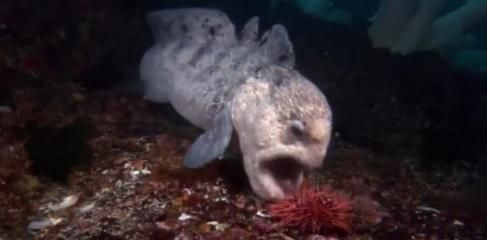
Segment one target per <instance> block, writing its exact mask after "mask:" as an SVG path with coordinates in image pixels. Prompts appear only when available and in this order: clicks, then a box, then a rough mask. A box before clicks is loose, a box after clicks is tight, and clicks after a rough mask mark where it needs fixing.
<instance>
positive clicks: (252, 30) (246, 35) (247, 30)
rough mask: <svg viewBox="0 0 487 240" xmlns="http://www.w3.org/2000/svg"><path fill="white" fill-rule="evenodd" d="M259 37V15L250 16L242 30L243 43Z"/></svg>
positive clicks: (241, 39)
mask: <svg viewBox="0 0 487 240" xmlns="http://www.w3.org/2000/svg"><path fill="white" fill-rule="evenodd" d="M258 37H259V17H252V18H250V19H249V20H248V21H247V23H245V25H244V27H243V28H242V31H241V32H240V41H241V42H242V43H247V42H254V41H257V38H258Z"/></svg>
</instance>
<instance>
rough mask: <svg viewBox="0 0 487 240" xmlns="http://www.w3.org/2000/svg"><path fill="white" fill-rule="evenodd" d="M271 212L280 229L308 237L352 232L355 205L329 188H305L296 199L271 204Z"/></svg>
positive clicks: (295, 196) (297, 194)
mask: <svg viewBox="0 0 487 240" xmlns="http://www.w3.org/2000/svg"><path fill="white" fill-rule="evenodd" d="M269 211H270V213H271V215H272V216H274V217H276V218H278V219H279V226H282V227H297V228H298V229H299V230H301V231H302V232H305V233H337V232H349V231H350V230H351V222H352V218H353V212H352V201H351V200H350V199H349V198H348V197H347V196H346V195H345V194H343V193H341V192H338V191H336V190H334V189H333V188H332V187H330V186H327V185H325V186H322V187H316V186H310V185H307V184H306V185H303V187H301V189H300V190H299V191H298V192H297V193H296V194H295V195H294V196H293V197H292V198H289V199H284V200H280V201H277V202H274V203H271V204H270V205H269Z"/></svg>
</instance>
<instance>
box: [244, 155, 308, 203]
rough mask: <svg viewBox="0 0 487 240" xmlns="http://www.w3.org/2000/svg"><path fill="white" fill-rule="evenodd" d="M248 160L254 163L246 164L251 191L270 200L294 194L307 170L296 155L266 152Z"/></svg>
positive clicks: (302, 161)
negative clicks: (266, 153) (265, 154)
mask: <svg viewBox="0 0 487 240" xmlns="http://www.w3.org/2000/svg"><path fill="white" fill-rule="evenodd" d="M255 160H256V161H255ZM249 162H253V163H254V164H255V165H254V164H247V166H246V172H247V175H248V178H249V182H250V185H251V187H252V189H253V191H254V192H255V193H256V194H257V195H258V196H259V197H261V198H263V199H266V200H270V201H273V200H280V199H285V198H289V197H291V196H292V195H294V193H296V191H297V190H298V189H299V187H300V186H301V185H302V183H303V179H304V175H305V174H306V172H307V171H308V170H309V167H308V166H307V165H306V164H305V162H304V160H303V159H302V158H300V157H297V156H296V155H288V154H287V155H282V154H276V155H271V154H268V155H267V156H266V157H263V158H262V157H261V158H257V159H254V161H248V162H247V163H249ZM244 165H245V163H244Z"/></svg>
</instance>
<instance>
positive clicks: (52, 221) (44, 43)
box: [0, 0, 487, 240]
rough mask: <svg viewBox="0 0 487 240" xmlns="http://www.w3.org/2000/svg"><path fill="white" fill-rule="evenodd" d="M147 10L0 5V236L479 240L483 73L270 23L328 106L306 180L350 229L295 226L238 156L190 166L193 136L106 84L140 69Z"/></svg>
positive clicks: (345, 34) (163, 108)
mask: <svg viewBox="0 0 487 240" xmlns="http://www.w3.org/2000/svg"><path fill="white" fill-rule="evenodd" d="M59 9H63V11H59ZM142 12H143V10H142V8H141V6H139V5H138V4H135V3H133V2H131V1H113V2H110V1H108V2H95V1H86V0H83V1H70V2H69V3H68V2H66V1H51V4H42V3H40V2H37V1H30V0H24V1H15V2H14V1H4V2H2V3H0V13H1V14H0V43H1V44H0V74H1V80H0V239H2V240H4V239H5V240H7V239H8V240H10V239H431V240H433V239H486V238H487V221H486V218H485V216H486V214H487V209H486V204H485V202H486V201H487V193H486V192H485V185H486V181H485V176H483V175H482V173H485V171H484V170H483V169H485V168H486V167H485V160H482V159H483V158H485V154H486V152H485V148H484V147H483V146H485V145H483V143H484V142H485V139H484V140H482V138H481V136H483V135H482V133H483V131H485V130H483V129H486V128H482V127H480V128H474V127H472V126H483V125H481V124H479V125H475V123H483V122H485V121H483V119H485V118H482V116H483V111H482V109H484V108H483V106H485V100H483V99H484V98H483V97H482V96H484V95H485V94H486V92H487V91H486V90H485V89H486V88H485V81H483V80H485V79H481V78H477V77H471V76H470V75H468V74H458V73H455V72H454V71H452V70H451V69H449V68H448V65H447V64H446V63H444V62H443V61H441V59H439V58H438V57H437V56H434V55H432V54H429V53H420V54H418V55H414V56H409V57H398V56H391V55H389V54H387V53H384V52H382V51H379V50H373V49H370V48H368V47H367V46H366V45H367V43H366V41H359V40H360V39H362V40H363V38H364V33H363V29H364V28H363V26H362V28H359V29H362V30H357V28H358V27H357V28H352V29H345V28H343V26H336V25H329V24H325V23H319V21H317V20H313V19H307V20H306V18H305V16H302V15H297V17H298V18H299V21H307V22H306V24H304V23H303V24H301V25H299V26H294V27H293V26H292V25H293V22H297V20H293V19H294V18H292V17H289V18H288V19H286V18H281V19H278V20H282V21H283V22H284V23H285V24H286V26H289V31H290V37H291V39H292V40H293V43H294V44H295V47H296V53H297V65H298V68H299V69H300V71H302V72H303V73H304V74H305V75H306V76H308V77H309V78H310V79H312V80H313V81H315V82H316V83H317V85H319V86H320V87H321V88H322V89H323V90H324V92H325V94H326V95H327V97H328V98H329V100H330V105H331V106H332V108H333V109H334V114H335V127H334V134H333V135H334V138H333V140H332V144H331V146H330V150H329V153H328V155H327V158H326V161H325V164H324V166H323V167H322V168H321V169H319V170H317V171H315V172H313V173H311V174H310V176H309V178H308V179H307V182H308V183H309V184H311V185H317V186H331V187H332V188H334V189H335V190H337V191H340V192H341V193H343V194H344V195H346V196H347V197H348V198H349V199H350V201H351V202H352V203H353V211H352V213H351V214H352V215H353V221H351V222H349V223H348V224H349V230H348V231H345V232H343V231H331V230H330V231H328V230H327V229H326V228H324V229H325V230H323V231H318V232H310V231H303V230H302V229H301V228H299V227H289V226H284V225H282V224H280V223H279V219H278V218H276V216H273V215H272V213H271V212H270V211H269V204H270V203H267V202H264V201H262V200H260V199H258V198H257V197H255V196H254V194H253V193H252V191H251V190H250V188H249V187H248V185H247V182H246V179H245V175H244V174H243V172H242V169H241V166H240V162H239V160H238V157H236V156H233V155H229V157H228V159H225V161H218V162H216V163H214V164H210V165H209V166H207V167H205V168H201V169H194V170H189V169H185V168H184V167H183V166H182V156H183V154H184V152H185V151H186V149H187V147H188V146H189V144H190V143H191V142H192V141H193V140H194V139H195V138H196V137H197V136H198V134H199V133H201V130H199V129H197V128H195V127H193V126H191V125H190V124H188V123H187V122H185V121H184V120H183V119H181V118H180V117H178V116H177V114H176V113H175V112H174V110H172V109H171V107H170V106H168V105H164V104H153V103H149V102H147V101H144V100H142V99H141V98H140V97H138V96H134V95H133V94H127V92H126V90H127V89H125V88H117V87H112V86H113V85H116V84H118V83H119V82H124V80H126V79H127V78H129V79H130V78H135V77H136V69H137V63H138V61H139V59H140V55H141V54H142V53H143V51H144V49H145V47H147V46H148V44H149V40H148V39H149V38H148V37H147V36H148V35H144V34H143V33H144V28H143V25H144V22H143V21H142V20H141V19H143V15H142ZM20 16H23V17H20ZM60 19H63V21H60ZM278 20H276V21H278ZM286 21H287V22H286ZM313 24H314V25H313ZM320 24H321V25H320ZM317 25H318V26H319V28H317V27H316V26H317ZM317 29H320V31H319V32H317ZM352 39H353V41H352ZM354 41H355V42H354ZM426 123H427V124H426ZM466 123H474V124H470V125H469V124H466ZM425 125H427V127H424V126H425ZM484 125H485V124H484ZM418 149H420V151H418ZM418 152H419V154H418ZM443 158H445V159H450V160H446V161H445V162H442V164H439V165H437V164H436V162H435V161H434V160H435V159H443ZM425 159H426V160H425ZM451 159H457V160H456V161H453V160H451ZM458 159H460V160H458ZM479 159H480V160H479ZM429 160H431V161H430V162H432V164H429V165H431V166H429V167H427V168H424V167H421V164H420V163H424V162H425V161H426V163H429V162H428V161H429ZM426 165H428V164H426Z"/></svg>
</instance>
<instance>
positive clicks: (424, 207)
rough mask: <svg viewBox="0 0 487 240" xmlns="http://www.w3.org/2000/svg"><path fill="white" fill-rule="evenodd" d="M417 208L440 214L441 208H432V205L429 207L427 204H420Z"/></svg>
mask: <svg viewBox="0 0 487 240" xmlns="http://www.w3.org/2000/svg"><path fill="white" fill-rule="evenodd" d="M416 210H419V211H423V212H433V213H436V214H440V213H441V212H440V210H438V209H435V208H432V207H427V206H419V207H417V208H416Z"/></svg>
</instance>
